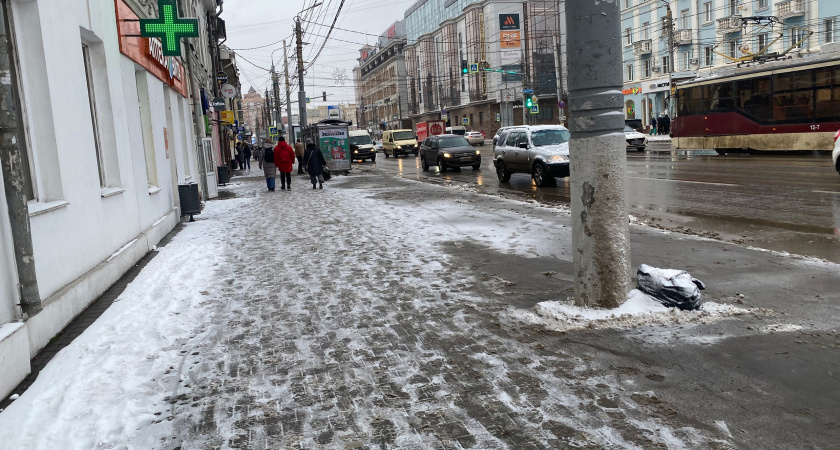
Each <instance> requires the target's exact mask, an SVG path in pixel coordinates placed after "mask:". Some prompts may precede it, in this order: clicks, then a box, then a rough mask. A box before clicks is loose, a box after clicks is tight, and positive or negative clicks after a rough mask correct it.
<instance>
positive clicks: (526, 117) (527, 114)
mask: <svg viewBox="0 0 840 450" xmlns="http://www.w3.org/2000/svg"><path fill="white" fill-rule="evenodd" d="M522 31H523V34H524V38H525V45H524V46H523V48H524V53H523V54H522V64H524V66H525V78H524V80H525V81H523V83H522V88H523V89H527V88H526V87H525V86H526V83H527V85H528V86H531V88H533V86H534V83H532V82H531V64H529V59H528V53H529V48H530V45H529V44H530V37H531V33H530V30H529V29H528V2H522ZM534 94H536V92H534ZM531 95H532V94H524V93H523V97H522V125H530V124H531V111H530V110H528V108H527V107H526V106H525V103H526V100H525V99H526V97H530V96H531Z"/></svg>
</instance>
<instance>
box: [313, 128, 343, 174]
mask: <svg viewBox="0 0 840 450" xmlns="http://www.w3.org/2000/svg"><path fill="white" fill-rule="evenodd" d="M318 144H319V145H318V147H319V148H320V149H321V153H322V154H323V155H324V159H325V160H326V161H327V167H329V168H330V170H331V171H333V172H335V171H337V170H350V141H349V139H348V133H347V127H318Z"/></svg>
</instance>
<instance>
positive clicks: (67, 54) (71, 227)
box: [0, 0, 221, 397]
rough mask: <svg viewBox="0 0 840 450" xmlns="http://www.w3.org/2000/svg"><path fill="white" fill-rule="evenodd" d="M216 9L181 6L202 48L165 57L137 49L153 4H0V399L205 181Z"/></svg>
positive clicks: (155, 44) (149, 45)
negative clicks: (0, 104)
mask: <svg viewBox="0 0 840 450" xmlns="http://www.w3.org/2000/svg"><path fill="white" fill-rule="evenodd" d="M220 3H221V1H218V2H217V1H210V0H200V1H199V0H184V1H182V2H180V7H181V10H180V11H179V12H180V13H181V14H182V15H184V16H187V17H197V18H198V19H199V28H200V32H201V37H200V38H195V39H192V40H190V41H186V40H185V41H184V42H182V50H183V54H182V56H176V57H166V56H164V55H163V46H162V43H161V42H160V41H159V40H156V39H144V38H140V37H137V35H138V34H139V23H138V19H140V18H155V17H157V14H158V10H157V7H156V6H157V2H148V1H141V0H116V1H113V2H88V1H86V0H65V1H61V2H17V1H3V2H2V3H0V27H3V29H4V30H7V31H8V30H12V31H11V33H2V35H0V47H2V48H3V49H11V50H12V54H9V53H7V52H5V50H4V52H3V55H0V58H2V59H5V62H4V64H3V66H4V70H5V77H4V80H5V82H4V85H3V88H2V89H4V90H5V93H4V108H7V109H6V114H4V115H3V117H2V120H4V125H3V127H2V130H0V132H2V134H3V140H4V142H6V143H7V144H6V145H7V146H8V147H9V148H5V147H4V150H3V152H0V160H2V161H1V162H2V164H0V166H2V167H3V168H4V169H3V170H2V171H0V178H4V179H6V181H7V182H9V183H0V191H5V190H6V189H11V191H10V192H6V193H4V195H0V361H3V363H2V370H0V397H4V396H5V395H6V394H7V393H8V392H9V391H10V390H11V389H12V388H14V386H15V385H16V384H17V383H18V382H19V381H20V380H21V379H23V377H25V376H26V374H27V373H28V372H29V370H30V366H29V361H30V358H32V357H34V356H35V355H36V354H37V353H38V352H39V351H40V350H41V349H42V348H43V347H44V346H45V345H46V344H47V343H48V342H49V341H50V339H52V338H53V337H54V336H56V335H57V334H58V333H59V332H60V331H61V330H62V329H63V328H64V327H65V326H66V325H67V324H68V323H69V322H70V321H71V320H72V319H73V318H74V317H75V316H76V315H78V314H79V313H80V312H81V311H82V310H84V309H85V308H86V307H87V306H88V305H89V304H90V303H91V302H92V301H94V300H95V299H96V298H97V297H98V296H99V295H101V294H102V293H103V292H104V291H105V290H106V289H107V288H108V287H109V286H111V285H112V284H113V283H114V282H116V281H117V280H118V279H119V278H120V277H121V276H122V275H123V274H124V273H125V272H126V271H127V270H129V269H130V268H131V267H132V266H134V265H135V264H136V263H137V261H138V260H139V259H140V258H142V257H143V256H144V255H145V254H146V253H148V252H149V251H150V250H151V249H153V248H154V246H155V245H156V244H157V243H158V242H159V241H160V240H161V239H162V238H163V237H164V236H165V235H166V234H167V233H168V232H169V231H171V230H172V229H173V228H174V227H175V226H176V224H177V223H178V221H179V218H180V215H181V214H180V213H181V209H180V201H179V195H178V191H179V189H178V188H179V186H180V185H185V184H191V183H198V182H199V181H202V178H203V177H204V176H205V175H208V176H209V174H215V169H216V167H215V163H216V161H217V160H218V158H217V157H216V155H214V152H213V149H212V147H211V146H210V145H209V141H210V139H209V138H207V137H205V136H207V135H209V133H208V131H209V129H210V128H213V125H208V124H210V121H209V120H206V119H205V117H207V116H205V115H204V114H205V111H206V110H207V109H206V108H205V107H204V105H205V104H206V102H205V101H204V100H205V99H206V97H207V96H206V95H204V92H202V90H203V88H204V87H205V86H206V83H205V81H206V80H208V79H211V78H209V76H208V73H212V72H211V71H210V70H208V69H209V68H211V65H212V64H213V57H212V56H211V55H209V54H208V53H209V47H210V46H211V43H214V42H216V41H215V37H214V34H213V33H212V30H214V29H215V26H216V25H214V24H213V23H211V21H212V22H216V21H217V20H218V14H217V7H218V6H219V4H220ZM211 18H212V19H211ZM41 24H43V25H45V26H41ZM47 24H49V26H46V25H47ZM189 44H193V45H189ZM191 68H192V70H190V69H191ZM211 80H212V79H211ZM12 107H14V108H15V111H13V112H16V113H17V114H9V112H12V111H11V108H12ZM199 133H200V134H199ZM205 140H206V141H205ZM204 143H207V144H208V145H204ZM14 146H17V148H16V149H14V148H13V147H14ZM205 150H206V151H205ZM205 157H206V159H205ZM205 181H206V180H205ZM210 186H212V187H213V188H215V183H212V184H211V185H210ZM7 198H9V199H11V201H7Z"/></svg>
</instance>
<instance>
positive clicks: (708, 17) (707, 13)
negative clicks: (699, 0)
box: [703, 2, 715, 23]
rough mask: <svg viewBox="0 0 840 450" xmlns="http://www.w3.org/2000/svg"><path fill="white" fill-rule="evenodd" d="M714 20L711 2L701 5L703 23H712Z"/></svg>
mask: <svg viewBox="0 0 840 450" xmlns="http://www.w3.org/2000/svg"><path fill="white" fill-rule="evenodd" d="M714 19H715V15H714V13H713V12H712V2H706V3H703V22H704V23H712V21H713V20H714Z"/></svg>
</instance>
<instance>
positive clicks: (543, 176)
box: [533, 163, 554, 187]
mask: <svg viewBox="0 0 840 450" xmlns="http://www.w3.org/2000/svg"><path fill="white" fill-rule="evenodd" d="M533 177H534V183H536V185H537V186H538V187H548V186H551V185H552V184H553V182H554V177H552V176H549V175H548V173H547V170H546V168H545V164H543V163H537V164H536V165H534V172H533Z"/></svg>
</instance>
